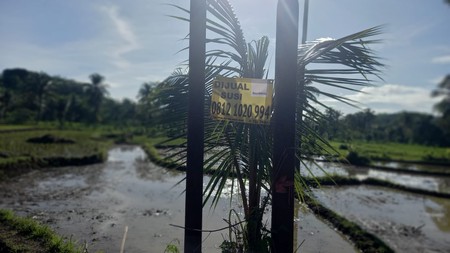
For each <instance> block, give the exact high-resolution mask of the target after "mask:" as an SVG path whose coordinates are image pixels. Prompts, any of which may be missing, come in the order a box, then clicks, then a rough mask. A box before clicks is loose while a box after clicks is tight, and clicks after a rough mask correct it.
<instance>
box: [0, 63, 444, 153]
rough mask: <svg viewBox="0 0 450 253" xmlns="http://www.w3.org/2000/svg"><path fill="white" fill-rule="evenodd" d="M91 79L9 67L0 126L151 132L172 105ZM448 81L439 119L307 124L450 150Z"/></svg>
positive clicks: (331, 136) (368, 117)
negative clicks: (115, 94)
mask: <svg viewBox="0 0 450 253" xmlns="http://www.w3.org/2000/svg"><path fill="white" fill-rule="evenodd" d="M89 78H90V80H91V82H90V83H83V82H79V81H75V80H70V79H67V78H63V77H60V76H50V75H48V74H47V73H44V72H34V71H29V70H26V69H21V68H14V69H5V70H4V71H3V72H2V74H1V76H0V123H14V124H21V123H38V122H58V123H59V124H60V125H64V124H65V123H68V122H71V123H74V122H76V123H84V124H87V125H94V124H112V125H118V126H144V127H148V128H151V127H156V126H157V125H158V122H157V121H158V118H159V117H158V115H159V114H160V113H161V111H162V110H160V109H161V108H160V106H161V105H162V104H167V103H172V102H173V101H162V100H163V99H165V100H167V99H169V97H168V96H164V92H165V91H164V87H165V85H164V82H161V83H152V82H147V83H143V84H142V85H141V88H140V90H139V92H138V94H137V101H136V102H135V101H133V100H131V99H123V100H122V101H118V100H115V99H112V98H110V97H109V92H108V85H107V84H106V83H105V78H104V77H103V76H102V75H100V74H98V73H93V74H91V75H90V76H89ZM449 80H450V76H447V77H446V78H445V79H444V81H442V83H441V84H439V86H438V88H437V89H436V90H435V91H434V92H433V95H444V99H443V100H442V101H441V102H439V103H438V104H436V109H437V110H438V111H439V112H441V113H440V115H439V116H434V115H430V114H424V113H417V112H399V113H393V114H386V113H384V114H375V112H374V111H372V110H370V109H366V110H364V111H360V112H357V113H353V114H348V115H345V116H344V115H343V114H342V113H341V112H339V111H337V110H334V109H332V108H327V109H326V110H325V112H324V113H323V114H324V116H325V117H321V118H319V119H315V118H314V117H308V115H305V118H306V120H305V123H306V124H307V125H308V126H309V127H310V128H312V129H315V130H316V131H317V133H319V134H320V136H321V137H322V138H325V139H328V140H339V141H351V140H364V141H379V142H399V143H413V144H421V145H433V146H449V145H450V127H449V126H450V106H449V103H450V102H449V101H450V100H449V98H448V96H449V95H448V90H449V87H448V86H449V83H450V81H449ZM166 97H167V98H166ZM169 100H170V99H169ZM178 102H179V103H181V102H182V101H178ZM166 113H167V112H166ZM180 127H183V126H180ZM180 131H183V130H181V129H180ZM167 134H169V135H171V133H167ZM173 134H177V133H173Z"/></svg>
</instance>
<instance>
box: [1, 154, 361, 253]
mask: <svg viewBox="0 0 450 253" xmlns="http://www.w3.org/2000/svg"><path fill="white" fill-rule="evenodd" d="M184 177H185V174H184V173H182V172H178V171H173V170H167V169H164V168H162V167H159V166H157V165H155V164H153V163H151V162H149V161H148V160H147V159H146V155H145V153H144V152H143V151H142V149H140V148H137V147H134V146H120V147H117V148H114V149H113V150H111V151H110V152H109V154H108V161H107V162H106V163H103V164H95V165H89V166H79V167H62V168H49V169H40V170H32V171H30V172H28V173H26V174H23V175H21V176H16V177H13V178H10V179H7V180H6V181H1V182H0V208H3V209H11V210H13V211H14V212H16V213H17V214H18V215H21V216H27V217H32V218H33V219H35V220H37V221H39V222H41V223H43V224H46V225H49V226H50V227H51V228H52V229H54V230H55V231H56V232H57V233H58V234H60V235H62V236H65V237H66V238H68V239H70V240H72V241H77V242H78V244H80V245H87V249H88V252H97V251H103V252H118V251H119V249H120V247H121V244H122V240H123V238H124V237H126V241H125V252H133V253H140V252H164V249H165V248H166V247H167V245H169V244H173V245H176V246H177V247H178V248H179V249H180V251H182V249H183V238H184V231H183V229H180V228H178V227H176V226H172V225H171V224H174V225H177V226H183V225H184V219H185V217H184V194H183V192H184V182H182V183H181V184H177V183H178V182H180V181H181V180H183V178H184ZM206 180H208V177H205V178H204V182H206ZM232 206H233V207H234V208H236V210H237V212H238V213H239V212H240V211H241V210H240V208H239V205H238V203H236V202H235V199H234V200H232ZM229 209H230V195H229V194H228V195H227V194H225V195H224V196H223V198H222V200H221V201H220V202H219V203H218V205H217V207H216V208H215V209H214V208H209V205H208V206H207V207H206V208H204V214H203V217H204V221H203V228H204V229H205V230H215V229H218V228H223V227H225V226H226V223H225V222H224V221H223V219H224V218H227V217H228V213H229ZM295 226H296V228H297V230H296V231H297V244H298V245H301V246H300V251H301V252H357V250H356V249H355V248H354V247H353V246H352V244H351V243H350V242H349V241H348V240H347V239H346V238H345V237H344V236H342V235H341V234H340V233H338V232H337V231H335V230H334V229H333V228H331V227H330V226H328V225H327V223H326V222H323V221H321V220H320V219H318V218H316V217H315V216H314V215H313V214H312V213H311V212H309V211H301V210H299V211H298V213H297V217H296V224H295ZM126 231H127V232H126ZM227 236H228V230H222V231H220V232H215V233H204V234H203V237H204V241H203V248H204V249H203V251H204V252H220V251H221V250H220V248H219V246H220V244H221V243H222V242H223V241H224V239H226V238H227Z"/></svg>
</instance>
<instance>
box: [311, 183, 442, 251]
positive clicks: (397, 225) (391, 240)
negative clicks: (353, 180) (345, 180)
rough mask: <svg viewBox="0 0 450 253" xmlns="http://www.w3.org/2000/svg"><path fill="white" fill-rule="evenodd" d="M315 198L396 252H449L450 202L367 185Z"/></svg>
mask: <svg viewBox="0 0 450 253" xmlns="http://www.w3.org/2000/svg"><path fill="white" fill-rule="evenodd" d="M314 195H315V196H316V197H317V199H318V200H319V201H320V202H321V203H323V204H325V206H327V207H328V208H331V209H332V210H334V211H336V212H337V213H338V214H340V215H342V216H344V217H345V218H347V219H348V220H351V221H354V222H356V223H357V224H358V225H360V226H361V227H362V228H363V229H365V230H367V231H369V232H370V233H373V234H374V235H377V236H378V237H379V238H380V239H382V240H383V241H384V242H386V243H387V244H388V245H389V246H390V247H391V248H392V249H394V250H395V252H405V253H406V252H408V253H415V252H450V199H444V198H435V197H427V196H423V195H419V194H412V193H405V192H401V191H396V190H390V189H386V188H381V187H374V186H364V185H360V186H352V187H348V186H345V187H323V188H321V189H318V190H315V192H314Z"/></svg>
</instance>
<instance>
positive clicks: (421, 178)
mask: <svg viewBox="0 0 450 253" xmlns="http://www.w3.org/2000/svg"><path fill="white" fill-rule="evenodd" d="M390 165H392V166H395V164H390ZM402 166H404V167H402V168H403V169H411V170H416V168H418V167H420V168H421V169H422V170H426V171H437V172H442V171H444V170H445V169H446V170H448V168H446V167H442V166H430V165H428V166H427V165H414V164H406V165H402ZM405 166H406V167H405ZM301 172H302V174H303V175H305V176H311V175H314V176H318V177H321V176H325V175H340V176H351V177H355V178H358V179H366V178H376V179H381V180H386V181H390V182H392V183H396V184H399V185H404V186H408V187H413V188H419V189H424V190H429V191H437V192H442V193H450V175H449V176H433V175H416V174H405V173H396V172H387V171H380V170H376V169H371V168H370V167H357V166H351V165H345V164H338V163H326V162H325V163H324V162H320V163H318V164H312V163H308V164H307V166H302V167H301Z"/></svg>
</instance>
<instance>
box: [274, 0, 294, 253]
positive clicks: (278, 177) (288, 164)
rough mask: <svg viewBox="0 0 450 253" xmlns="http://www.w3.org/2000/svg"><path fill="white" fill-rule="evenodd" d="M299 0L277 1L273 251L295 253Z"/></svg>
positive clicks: (276, 252)
mask: <svg viewBox="0 0 450 253" xmlns="http://www.w3.org/2000/svg"><path fill="white" fill-rule="evenodd" d="M298 18H299V5H298V0H278V6H277V25H276V29H277V30H276V52H275V53H276V55H275V99H276V100H275V105H274V151H273V166H274V171H273V174H272V240H273V248H272V251H273V252H275V253H289V252H293V249H294V246H293V241H294V185H293V184H294V169H295V112H296V109H295V108H296V106H295V101H296V85H297V47H298Z"/></svg>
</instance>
